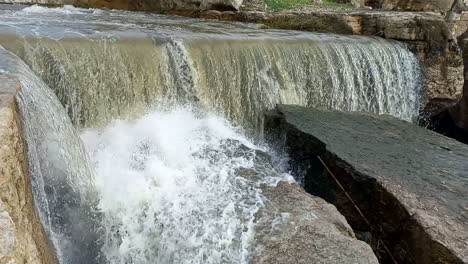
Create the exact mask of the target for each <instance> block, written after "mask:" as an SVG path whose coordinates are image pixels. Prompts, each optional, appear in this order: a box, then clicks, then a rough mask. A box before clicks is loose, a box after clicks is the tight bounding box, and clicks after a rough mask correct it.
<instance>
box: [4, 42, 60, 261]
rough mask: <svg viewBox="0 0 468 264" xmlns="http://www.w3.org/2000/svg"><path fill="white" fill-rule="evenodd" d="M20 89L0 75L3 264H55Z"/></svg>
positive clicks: (13, 82)
mask: <svg viewBox="0 0 468 264" xmlns="http://www.w3.org/2000/svg"><path fill="white" fill-rule="evenodd" d="M1 52H4V50H2V51H1ZM0 56H3V54H1V53H0ZM18 89H20V87H19V84H18V82H16V80H15V79H14V78H12V77H9V76H7V75H1V74H0V264H13V263H17V264H20V263H28V264H54V263H57V262H56V258H55V255H54V254H53V251H52V250H51V248H50V245H49V243H48V239H47V237H46V235H45V232H44V230H43V228H42V225H41V223H40V221H39V219H38V217H37V215H36V212H35V209H34V207H33V200H32V193H31V189H30V181H29V175H28V173H27V169H26V160H25V159H26V155H25V152H24V145H23V139H22V136H21V130H20V127H19V125H18V123H19V119H18V115H17V108H16V103H15V99H14V98H15V95H16V92H17V91H18Z"/></svg>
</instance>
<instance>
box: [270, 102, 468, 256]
mask: <svg viewBox="0 0 468 264" xmlns="http://www.w3.org/2000/svg"><path fill="white" fill-rule="evenodd" d="M266 128H267V129H268V130H269V131H275V132H276V133H277V134H278V133H279V135H277V136H281V138H285V139H286V141H285V142H286V147H287V149H288V151H289V154H290V156H291V160H292V162H291V165H292V169H293V171H295V172H296V173H297V175H304V177H305V178H304V182H305V188H306V190H307V191H308V192H310V193H312V194H314V195H319V196H321V197H323V198H325V199H326V200H327V201H328V202H332V203H333V204H335V205H336V206H337V208H338V210H339V211H340V212H341V213H342V214H343V215H344V216H345V217H346V219H347V220H348V222H349V223H350V225H351V226H352V227H353V229H354V230H359V231H360V232H359V233H360V234H369V233H370V234H371V236H370V237H369V236H368V239H369V241H370V243H371V244H372V245H373V247H374V248H376V249H377V250H378V252H384V251H383V248H380V249H379V245H380V246H382V243H381V242H382V241H383V242H384V243H385V244H386V245H387V246H388V248H389V250H390V251H391V253H392V255H393V257H394V258H395V259H396V260H397V263H416V264H417V263H421V264H427V263H446V264H448V263H451V264H458V263H468V146H467V145H464V144H462V143H459V142H457V141H455V140H453V139H450V138H447V137H445V136H442V135H440V134H437V133H434V132H432V131H429V130H427V129H424V128H421V127H418V126H416V125H414V124H411V123H408V122H405V121H401V120H398V119H396V118H393V117H389V116H377V115H372V114H363V113H343V112H333V111H320V110H315V109H311V108H304V107H298V106H278V107H277V109H276V110H275V111H273V112H271V113H270V114H269V115H268V116H267V122H266ZM317 156H320V157H321V158H322V159H323V160H324V162H325V163H326V164H327V166H328V167H329V168H330V169H331V171H332V172H333V173H334V174H335V176H336V177H337V179H338V180H339V181H340V182H341V184H342V185H343V186H344V188H345V189H346V191H347V192H348V193H349V194H350V195H351V197H352V198H353V200H354V201H355V203H356V204H357V205H358V206H359V207H360V209H361V210H362V211H363V214H364V215H365V216H366V218H367V219H368V221H369V222H370V224H371V226H368V225H367V223H366V222H365V221H364V220H363V218H362V217H361V216H360V215H359V214H358V213H357V210H356V209H355V208H354V206H353V205H352V204H350V202H349V200H348V199H347V197H346V196H345V194H344V193H343V192H342V191H341V189H340V188H339V187H338V186H337V184H336V183H335V181H334V180H333V178H331V177H330V175H329V174H328V173H327V171H326V170H325V168H324V166H323V165H322V164H321V162H320V161H319V160H318V158H317ZM382 257H383V258H387V261H390V260H389V259H388V258H389V256H385V255H383V256H382Z"/></svg>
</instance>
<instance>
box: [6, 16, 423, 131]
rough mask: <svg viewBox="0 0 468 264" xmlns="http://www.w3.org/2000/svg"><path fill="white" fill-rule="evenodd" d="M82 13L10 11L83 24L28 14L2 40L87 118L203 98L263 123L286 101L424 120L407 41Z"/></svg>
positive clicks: (101, 121)
mask: <svg viewBox="0 0 468 264" xmlns="http://www.w3.org/2000/svg"><path fill="white" fill-rule="evenodd" d="M43 9H44V8H43ZM72 11H73V10H70V9H69V8H68V9H66V10H65V11H63V12H64V13H65V15H64V14H62V13H60V12H59V11H55V12H56V13H53V11H50V10H48V11H47V12H46V11H43V12H42V13H39V15H38V14H37V12H32V13H31V12H24V11H19V12H20V13H13V14H11V13H9V14H4V15H3V20H7V19H8V22H5V23H7V24H8V23H9V24H11V25H15V26H16V25H17V24H18V23H19V22H15V21H14V20H15V19H18V16H21V19H22V21H24V20H26V21H28V19H31V21H35V19H38V17H39V19H41V22H42V23H43V24H44V25H49V26H51V27H58V26H57V23H60V24H63V25H61V26H60V27H61V28H65V27H66V28H68V27H70V28H71V29H72V30H68V31H66V32H64V33H59V34H58V35H57V33H52V32H51V31H50V29H47V28H46V27H41V26H37V25H36V24H33V25H30V24H29V23H26V25H25V26H22V27H21V30H20V31H19V33H18V31H17V32H16V33H12V34H8V35H7V36H6V37H5V38H2V39H1V40H0V44H2V45H4V47H6V48H7V49H9V50H11V51H12V52H14V53H15V54H17V55H18V56H19V57H21V58H22V59H23V60H24V61H25V62H26V63H27V64H28V65H30V67H31V68H32V69H33V71H34V72H36V73H37V74H39V76H40V77H41V78H42V79H43V80H44V81H45V82H46V83H47V84H48V85H49V86H50V87H51V88H52V89H53V90H54V91H55V93H56V94H57V96H58V98H59V99H60V101H61V102H62V104H63V105H64V106H65V107H66V108H67V111H68V113H69V115H70V116H71V118H72V122H73V123H74V124H75V125H76V126H78V127H89V126H103V125H105V124H107V122H109V121H110V120H112V119H114V118H133V117H135V116H138V115H139V114H141V113H142V111H144V109H145V108H146V107H148V106H149V105H151V104H152V103H154V100H155V99H158V98H171V99H172V100H175V101H180V100H182V99H184V100H186V101H187V100H188V101H196V102H198V103H199V104H201V105H204V106H205V107H209V108H212V109H214V110H215V111H218V112H223V113H224V114H225V115H226V116H227V117H228V118H229V119H230V120H231V121H234V122H236V123H238V124H243V125H247V126H253V127H257V128H260V127H261V123H262V120H261V119H262V116H263V112H264V110H266V109H271V108H272V107H274V106H275V105H276V104H278V103H281V104H298V105H304V106H312V107H317V108H321V109H337V110H346V111H364V112H373V113H378V114H389V115H393V116H396V117H399V118H401V119H404V120H408V121H416V119H417V118H418V114H419V106H420V100H419V97H420V94H421V87H422V82H421V78H422V76H421V70H420V68H419V62H418V60H417V58H416V57H415V55H414V54H413V53H411V52H410V51H409V50H408V49H407V48H406V47H405V45H404V44H402V43H399V42H397V41H391V40H384V39H381V38H373V37H354V36H339V35H328V34H318V33H304V32H294V31H281V30H259V29H253V28H252V27H249V26H248V25H244V24H239V23H237V24H235V23H231V24H229V23H221V22H217V23H216V25H213V23H212V22H208V21H203V20H193V19H192V20H190V19H181V18H170V17H164V16H160V15H151V14H142V13H136V14H135V13H132V14H129V13H128V12H124V11H101V12H96V11H95V10H94V11H93V10H91V11H87V10H77V11H75V13H73V12H72ZM70 12H71V14H70ZM104 12H108V13H104ZM51 13H53V15H51ZM19 14H20V15H19ZM0 20H2V16H1V15H0ZM12 21H13V22H12ZM89 21H95V22H93V23H90V22H89ZM215 26H216V27H215ZM60 27H59V28H60ZM1 28H2V26H0V29H1ZM219 28H221V29H223V30H225V31H227V32H228V33H229V34H226V33H221V32H220V31H219ZM9 30H10V31H11V29H10V28H9V27H8V26H7V27H5V31H6V32H8V31H9Z"/></svg>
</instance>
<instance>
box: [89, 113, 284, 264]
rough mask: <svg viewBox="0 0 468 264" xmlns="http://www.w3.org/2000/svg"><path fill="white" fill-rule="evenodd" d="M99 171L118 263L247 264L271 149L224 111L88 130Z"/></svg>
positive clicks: (270, 178) (157, 116)
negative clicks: (232, 121)
mask: <svg viewBox="0 0 468 264" xmlns="http://www.w3.org/2000/svg"><path fill="white" fill-rule="evenodd" d="M82 139H83V141H84V142H85V145H86V147H87V149H88V150H89V153H90V155H91V160H92V162H93V163H94V167H95V169H96V172H97V178H96V185H97V188H98V190H99V191H100V194H101V200H100V204H99V208H100V210H101V211H102V214H103V229H104V233H105V238H104V239H103V244H104V246H103V249H102V252H103V254H104V255H105V257H106V259H107V261H108V262H110V263H115V264H118V263H134V264H139V263H247V262H248V258H249V248H250V246H251V245H250V244H251V241H252V238H253V235H254V215H255V213H256V212H257V211H258V209H259V207H261V206H262V198H261V191H260V188H259V187H260V184H261V183H270V184H276V183H277V182H278V181H279V180H280V179H283V180H289V181H290V180H291V176H289V175H287V174H279V173H276V172H275V170H274V169H273V168H272V167H271V165H270V166H269V165H267V164H271V163H270V162H269V161H267V160H268V158H265V157H267V156H268V155H266V154H265V152H263V151H266V149H265V148H264V147H261V146H258V145H256V144H254V143H252V141H251V140H249V138H248V137H246V136H244V135H243V134H242V132H241V131H240V130H239V129H237V128H236V127H233V126H231V125H230V124H229V123H227V121H226V120H225V119H224V118H221V117H218V116H215V115H211V114H203V113H200V112H199V111H196V110H193V109H191V108H176V109H175V110H171V111H153V112H151V113H149V114H146V115H145V116H143V117H141V118H139V119H137V120H135V121H121V120H120V121H114V122H112V123H111V124H110V125H109V126H108V127H107V128H105V129H102V130H100V131H98V130H87V131H85V132H84V133H83V134H82Z"/></svg>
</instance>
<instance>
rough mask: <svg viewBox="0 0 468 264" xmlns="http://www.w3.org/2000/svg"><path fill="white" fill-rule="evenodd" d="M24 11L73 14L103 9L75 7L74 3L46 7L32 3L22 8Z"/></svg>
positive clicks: (96, 11) (97, 11)
mask: <svg viewBox="0 0 468 264" xmlns="http://www.w3.org/2000/svg"><path fill="white" fill-rule="evenodd" d="M19 12H22V13H42V14H43V13H61V14H66V15H71V14H86V13H99V12H101V10H99V9H94V8H90V9H85V8H79V7H74V6H72V5H64V6H63V7H53V8H50V7H45V6H40V5H32V6H28V7H26V8H23V9H21V11H19Z"/></svg>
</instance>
